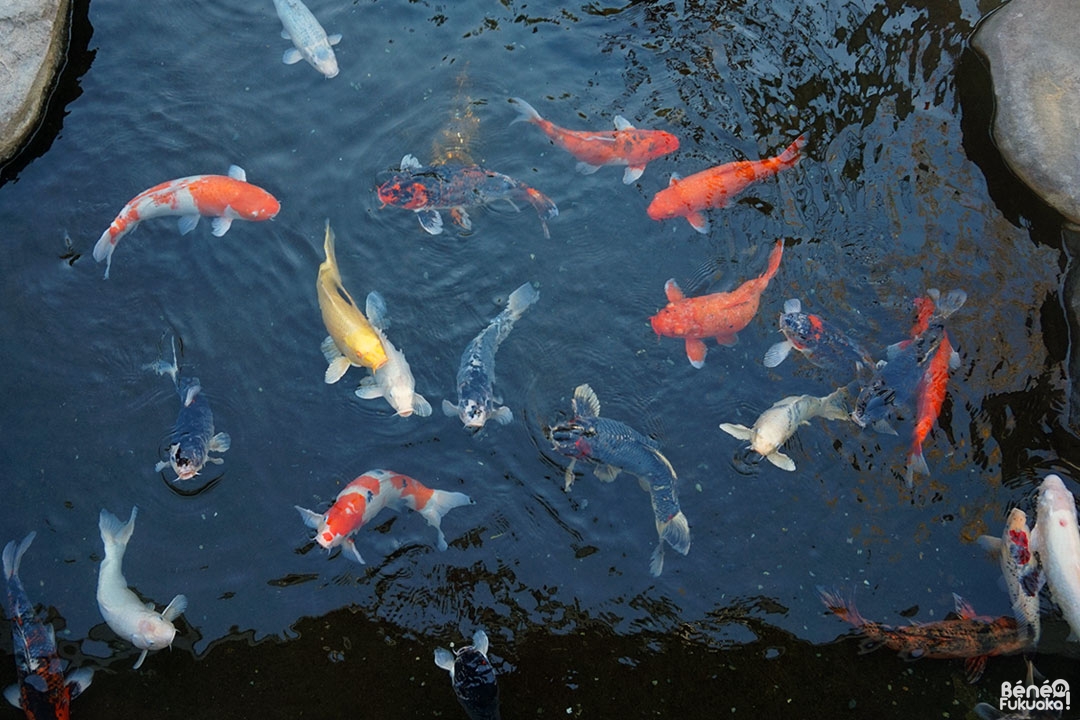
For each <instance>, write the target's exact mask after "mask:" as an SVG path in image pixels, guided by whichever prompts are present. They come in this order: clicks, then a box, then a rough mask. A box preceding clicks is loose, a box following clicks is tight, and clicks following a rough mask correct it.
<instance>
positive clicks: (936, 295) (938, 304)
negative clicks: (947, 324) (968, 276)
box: [926, 288, 967, 320]
mask: <svg viewBox="0 0 1080 720" xmlns="http://www.w3.org/2000/svg"><path fill="white" fill-rule="evenodd" d="M926 294H927V295H929V296H930V298H931V299H932V300H933V301H934V311H933V315H932V316H933V317H935V318H938V319H940V320H944V319H945V318H947V317H949V316H950V315H952V314H953V313H954V312H956V311H957V310H959V309H960V308H961V307H963V305H964V303H965V302H967V293H966V292H964V291H963V290H961V289H959V288H957V289H955V290H951V291H949V294H948V295H946V296H945V297H941V292H940V291H939V290H937V288H929V289H928V290H927V291H926Z"/></svg>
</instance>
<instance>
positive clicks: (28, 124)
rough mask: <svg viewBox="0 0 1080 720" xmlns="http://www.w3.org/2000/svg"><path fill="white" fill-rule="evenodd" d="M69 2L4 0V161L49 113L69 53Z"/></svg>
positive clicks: (0, 9)
mask: <svg viewBox="0 0 1080 720" xmlns="http://www.w3.org/2000/svg"><path fill="white" fill-rule="evenodd" d="M70 5H71V3H70V0H0V38H2V40H0V162H3V161H5V160H8V159H9V158H11V157H12V156H13V155H14V154H15V153H16V151H18V149H19V148H20V147H21V146H22V144H23V142H24V141H25V140H26V139H27V137H28V136H29V135H30V133H31V132H33V130H34V128H35V127H37V124H38V120H39V119H40V117H41V113H42V112H43V111H44V109H45V104H46V101H47V100H48V96H49V92H50V90H51V89H52V87H53V84H54V80H55V77H56V74H57V73H58V72H59V71H60V67H61V66H62V64H63V58H64V53H65V52H66V49H67V34H68V18H69V16H70V15H71V7H70Z"/></svg>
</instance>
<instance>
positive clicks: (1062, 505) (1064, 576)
mask: <svg viewBox="0 0 1080 720" xmlns="http://www.w3.org/2000/svg"><path fill="white" fill-rule="evenodd" d="M1031 547H1033V548H1034V550H1035V553H1036V554H1037V555H1038V556H1039V566H1040V567H1042V571H1043V573H1044V574H1045V575H1046V584H1047V585H1049V586H1050V597H1052V598H1054V602H1055V603H1057V606H1058V607H1059V608H1061V613H1062V615H1064V616H1065V621H1066V622H1067V623H1069V628H1070V629H1071V630H1072V632H1070V633H1069V639H1070V640H1073V641H1080V530H1078V529H1077V522H1076V500H1075V499H1074V498H1073V495H1072V493H1071V492H1069V491H1068V490H1067V489H1065V483H1063V482H1062V481H1061V478H1060V477H1058V476H1057V475H1047V476H1046V478H1045V479H1043V481H1042V485H1040V486H1039V501H1038V510H1037V514H1036V520H1035V527H1034V528H1032V530H1031Z"/></svg>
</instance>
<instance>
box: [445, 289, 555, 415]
mask: <svg viewBox="0 0 1080 720" xmlns="http://www.w3.org/2000/svg"><path fill="white" fill-rule="evenodd" d="M539 299H540V293H539V292H538V291H537V290H536V289H535V288H534V287H533V286H532V285H531V284H529V283H525V284H523V285H522V286H521V287H519V288H518V289H517V290H515V291H514V292H512V293H510V298H509V299H508V300H507V302H506V307H505V308H504V309H503V311H502V312H501V313H499V314H498V315H496V316H495V317H494V318H493V319H492V321H491V322H490V323H489V324H488V326H487V327H486V328H484V329H483V330H482V331H481V332H480V334H479V335H477V336H476V337H475V338H473V339H472V342H470V343H469V345H468V347H466V348H465V352H463V353H462V354H461V364H460V366H459V367H458V374H457V387H458V401H457V405H454V404H453V403H451V402H450V401H449V400H445V399H444V400H443V404H442V408H443V413H445V414H446V415H448V416H450V417H453V416H454V415H457V416H458V417H460V418H461V422H463V423H464V424H465V427H467V428H472V429H474V430H479V429H480V428H482V427H484V423H486V422H487V421H488V420H494V421H495V422H497V423H499V424H500V425H506V424H507V423H509V422H510V421H511V420H513V419H514V415H513V413H512V412H511V411H510V408H508V407H506V406H505V405H502V406H500V407H496V405H497V404H499V403H501V402H502V399H501V398H497V397H495V393H494V390H493V385H494V384H495V352H496V351H497V350H498V349H499V345H501V344H502V341H503V340H505V339H506V336H507V335H509V334H510V331H511V330H512V329H513V328H514V323H515V322H517V320H518V318H520V317H521V315H522V313H524V312H525V311H526V310H527V309H528V308H529V306H530V305H532V304H533V303H534V302H536V301H537V300H539Z"/></svg>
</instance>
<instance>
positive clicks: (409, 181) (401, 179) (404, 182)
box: [375, 174, 428, 210]
mask: <svg viewBox="0 0 1080 720" xmlns="http://www.w3.org/2000/svg"><path fill="white" fill-rule="evenodd" d="M375 193H376V195H378V197H379V202H381V203H382V204H383V205H393V206H394V207H400V208H405V209H406V210H420V209H422V208H425V207H427V205H428V191H427V188H426V187H425V186H424V183H422V182H419V181H418V180H416V178H414V177H413V176H412V175H408V174H398V175H394V176H393V177H391V178H390V179H389V180H387V181H386V182H384V183H383V184H382V185H380V186H379V187H378V189H376V191H375Z"/></svg>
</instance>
